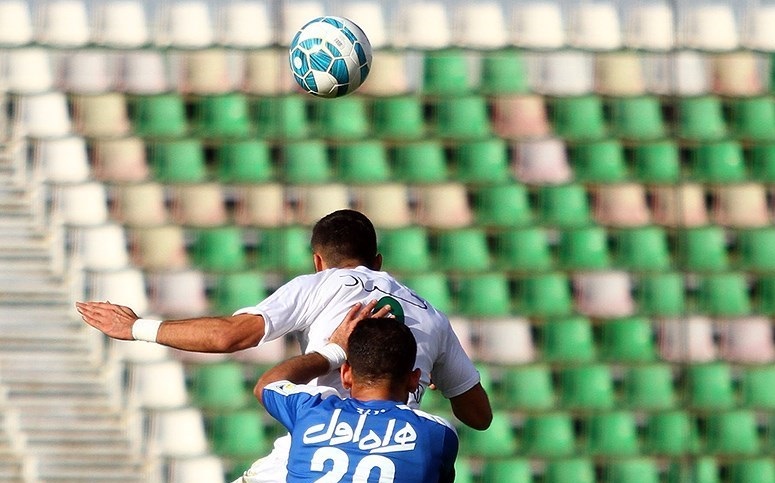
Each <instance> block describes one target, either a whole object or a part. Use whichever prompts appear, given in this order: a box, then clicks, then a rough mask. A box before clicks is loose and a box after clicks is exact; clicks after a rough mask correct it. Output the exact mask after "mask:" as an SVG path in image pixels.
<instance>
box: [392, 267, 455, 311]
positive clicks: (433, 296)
mask: <svg viewBox="0 0 775 483" xmlns="http://www.w3.org/2000/svg"><path fill="white" fill-rule="evenodd" d="M403 281H404V283H405V284H406V286H407V287H409V288H411V289H412V290H414V291H415V293H417V294H418V295H419V296H420V297H422V298H424V299H425V300H427V301H428V302H430V303H431V304H432V305H433V306H434V307H435V308H436V309H437V310H439V311H441V312H444V313H452V309H453V308H454V304H453V297H452V290H451V289H450V285H449V279H448V278H447V276H446V274H444V273H442V272H424V273H414V274H407V275H405V276H404V277H403Z"/></svg>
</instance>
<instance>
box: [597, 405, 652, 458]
mask: <svg viewBox="0 0 775 483" xmlns="http://www.w3.org/2000/svg"><path fill="white" fill-rule="evenodd" d="M637 433H638V430H637V423H636V422H635V416H634V415H633V414H632V413H630V412H629V411H610V412H602V413H595V414H591V415H589V416H588V417H587V419H586V435H587V444H586V452H587V453H588V454H590V455H593V456H608V457H613V456H634V455H637V454H638V453H639V444H638V434H637Z"/></svg>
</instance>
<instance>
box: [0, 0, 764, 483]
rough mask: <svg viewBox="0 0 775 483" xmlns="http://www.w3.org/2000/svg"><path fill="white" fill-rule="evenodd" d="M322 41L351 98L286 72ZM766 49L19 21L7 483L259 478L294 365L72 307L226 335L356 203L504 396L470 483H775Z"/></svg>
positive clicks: (504, 23) (5, 195)
mask: <svg viewBox="0 0 775 483" xmlns="http://www.w3.org/2000/svg"><path fill="white" fill-rule="evenodd" d="M322 14H340V15H341V14H343V15H345V16H349V17H351V18H352V19H353V20H355V21H356V22H357V23H359V24H361V26H362V27H363V28H364V30H365V31H366V32H367V34H368V35H369V36H370V39H371V41H372V43H373V47H374V49H375V56H374V64H373V70H372V73H371V75H370V78H369V79H368V81H367V82H366V84H365V85H364V86H363V87H362V88H361V90H360V91H359V92H358V93H356V94H355V95H352V96H349V97H345V98H342V99H338V100H335V101H319V100H317V99H314V98H312V97H310V96H306V95H301V94H299V93H298V92H297V91H295V89H294V88H293V83H292V79H291V77H290V74H289V72H288V70H287V68H286V51H285V48H284V45H286V44H287V43H288V41H289V39H290V38H291V35H292V32H293V31H294V30H295V29H296V28H298V26H300V25H301V24H303V23H304V22H305V21H306V20H308V19H309V18H312V17H315V16H318V15H322ZM773 51H775V4H772V3H767V2H764V1H755V0H751V1H731V0H730V1H727V2H723V1H718V2H716V1H713V2H711V1H710V0H709V1H707V2H706V1H699V0H698V1H691V2H689V1H676V2H670V3H662V2H658V1H654V2H652V1H649V0H632V1H627V2H590V1H584V0H562V1H560V0H555V1H552V0H547V1H542V2H532V1H531V2H528V1H510V0H501V1H497V0H496V1H489V0H482V1H473V2H472V1H458V0H448V1H404V0H400V1H395V2H393V1H388V0H381V1H380V0H365V1H344V0H342V1H323V0H321V1H316V0H313V1H268V2H264V1H250V0H247V1H234V2H232V1H211V2H206V1H203V0H188V1H172V0H170V1H159V2H150V1H143V0H106V1H92V2H84V1H81V0H49V1H43V0H41V1H31V2H24V1H19V0H2V1H0V98H1V99H2V103H3V105H2V109H0V129H1V131H0V132H1V133H2V138H1V139H0V142H1V143H2V144H1V146H2V155H1V157H0V482H2V483H12V482H13V483H21V482H25V483H31V482H36V483H37V482H40V483H49V482H51V483H53V482H57V483H65V482H73V483H74V482H86V481H95V480H96V481H115V482H122V483H130V482H159V483H163V482H173V483H183V482H186V483H189V482H191V481H197V482H205V483H210V482H216V483H217V482H221V481H231V479H232V478H233V477H235V476H236V475H238V474H240V473H241V471H242V470H243V469H244V468H245V467H246V466H247V465H248V464H249V463H250V462H251V461H252V460H253V459H255V458H256V457H259V456H261V455H263V454H265V453H266V452H267V451H268V450H269V447H270V444H271V441H272V439H273V437H274V436H275V435H276V434H278V433H279V432H280V428H279V427H278V426H277V425H276V424H273V423H272V422H271V421H269V420H268V419H267V418H266V417H265V416H264V414H263V412H262V411H261V410H260V409H259V408H258V406H257V404H256V403H255V402H254V401H253V399H252V397H251V395H250V388H251V387H252V385H253V383H254V380H255V378H256V376H257V374H258V373H260V371H261V370H262V368H264V367H266V366H267V364H270V363H272V362H274V361H277V360H279V359H281V358H283V357H286V356H288V355H291V354H294V353H295V350H296V349H295V346H294V344H293V341H282V342H281V343H279V344H270V345H269V346H268V347H266V348H263V349H262V350H258V351H245V352H243V353H239V354H234V355H230V356H222V355H218V356H213V355H203V354H184V353H179V352H175V351H171V350H167V349H166V348H162V347H158V346H154V345H151V344H145V343H141V342H138V343H134V342H130V343H116V342H110V341H107V340H105V339H104V338H103V337H102V336H101V335H100V334H97V333H96V331H94V330H92V329H90V328H88V327H86V326H85V325H84V324H82V323H81V322H80V320H79V318H78V317H77V314H76V313H75V311H74V309H73V302H74V301H76V300H84V299H92V300H106V299H107V300H110V301H112V302H116V303H122V304H126V305H129V306H131V307H133V308H134V309H135V310H136V311H137V312H138V313H139V314H142V315H146V316H154V315H155V316H158V317H164V318H180V317H187V316H195V315H199V314H204V313H224V314H226V313H231V311H233V310H234V309H236V308H238V307H241V306H244V305H250V304H253V303H255V302H256V301H257V300H259V299H261V298H262V297H263V296H264V295H266V294H268V293H271V291H272V290H273V289H274V288H275V287H277V286H278V285H279V284H281V283H282V282H283V281H284V280H287V279H288V278H290V277H292V276H293V275H295V274H298V273H303V272H305V271H308V270H310V269H311V266H310V260H309V256H308V248H307V241H308V230H309V227H310V226H311V224H312V223H314V221H315V220H316V219H317V218H319V217H320V216H321V215H323V214H325V213H327V212H329V211H331V210H333V209H337V208H340V207H347V206H349V207H354V208H357V209H360V210H363V211H364V212H365V213H367V214H368V215H369V216H370V217H371V218H372V219H373V220H374V222H375V224H376V226H377V227H378V230H379V233H380V242H381V247H382V251H383V253H384V255H385V260H386V268H387V269H389V270H391V271H393V272H394V273H396V274H397V275H398V276H399V277H400V278H402V279H403V280H405V281H406V282H407V283H408V284H409V285H410V286H413V287H415V288H416V290H417V291H418V292H419V293H421V294H423V295H424V296H425V297H427V298H428V299H430V300H431V301H432V302H434V303H435V304H437V305H438V306H439V307H440V308H442V309H444V310H446V311H447V312H448V313H449V314H450V315H451V318H452V320H453V324H454V326H455V329H456V331H457V333H458V334H459V337H460V338H461V340H462V341H463V343H464V345H465V347H466V349H467V350H468V351H469V353H470V355H471V356H472V357H473V358H474V359H475V360H476V361H477V363H478V364H479V367H480V369H481V372H482V376H483V382H484V383H485V385H486V386H487V387H488V389H489V391H490V394H491V397H492V400H493V403H494V406H495V408H496V414H495V422H494V424H493V426H492V428H491V429H490V430H488V431H486V432H483V433H476V432H471V431H468V430H466V429H465V428H462V427H461V428H460V434H461V441H462V447H461V453H460V458H459V460H458V481H460V482H464V483H470V482H479V483H494V482H505V483H593V482H606V483H684V482H686V483H689V482H693V483H775V461H773V458H772V454H773V453H775V343H774V342H773V319H772V317H773V316H774V315H775V256H773V254H774V252H775V225H773V206H772V204H773V183H775V100H774V99H773V96H772V93H773V91H774V90H775V74H774V73H773V69H772V65H771V59H772V52H773ZM434 396H435V394H431V395H430V396H428V398H427V401H426V402H425V403H424V407H425V408H427V409H428V410H430V411H433V412H438V413H441V414H444V415H447V416H449V410H448V408H447V406H445V405H444V403H443V402H442V401H439V399H438V397H434Z"/></svg>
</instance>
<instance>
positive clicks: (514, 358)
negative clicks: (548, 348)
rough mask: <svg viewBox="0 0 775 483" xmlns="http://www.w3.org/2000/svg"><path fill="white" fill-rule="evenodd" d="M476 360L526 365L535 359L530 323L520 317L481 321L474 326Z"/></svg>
mask: <svg viewBox="0 0 775 483" xmlns="http://www.w3.org/2000/svg"><path fill="white" fill-rule="evenodd" d="M476 333H477V335H478V337H479V350H478V358H479V360H481V361H484V362H489V363H494V364H527V363H530V362H533V361H534V360H535V358H536V351H535V345H534V344H533V336H532V333H531V330H530V321H528V320H527V319H525V318H522V317H510V318H504V319H487V320H481V321H479V322H478V323H477V324H476Z"/></svg>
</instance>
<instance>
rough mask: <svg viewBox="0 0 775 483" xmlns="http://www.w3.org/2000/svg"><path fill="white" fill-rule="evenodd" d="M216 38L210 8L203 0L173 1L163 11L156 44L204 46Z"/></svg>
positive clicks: (187, 46) (188, 46)
mask: <svg viewBox="0 0 775 483" xmlns="http://www.w3.org/2000/svg"><path fill="white" fill-rule="evenodd" d="M214 40H215V32H214V30H213V22H212V19H211V16H210V9H209V6H208V4H207V3H206V2H204V1H203V0H182V1H174V2H171V3H170V4H169V5H168V6H167V7H166V10H165V11H164V12H163V13H161V22H160V28H159V30H158V32H157V35H156V44H158V45H162V46H171V47H180V48H191V49H194V48H202V47H207V46H209V45H212V44H213V42H214Z"/></svg>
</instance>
